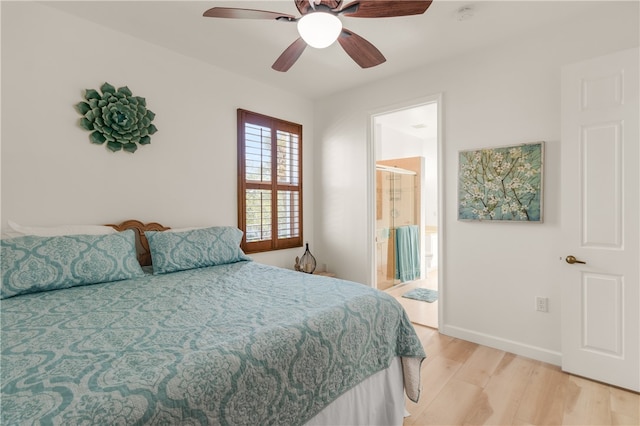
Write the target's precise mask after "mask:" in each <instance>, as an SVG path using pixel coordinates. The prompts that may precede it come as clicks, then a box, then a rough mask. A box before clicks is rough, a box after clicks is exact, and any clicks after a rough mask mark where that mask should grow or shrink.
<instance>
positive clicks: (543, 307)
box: [536, 296, 549, 312]
mask: <svg viewBox="0 0 640 426" xmlns="http://www.w3.org/2000/svg"><path fill="white" fill-rule="evenodd" d="M536 311H538V312H549V298H548V297H540V296H536Z"/></svg>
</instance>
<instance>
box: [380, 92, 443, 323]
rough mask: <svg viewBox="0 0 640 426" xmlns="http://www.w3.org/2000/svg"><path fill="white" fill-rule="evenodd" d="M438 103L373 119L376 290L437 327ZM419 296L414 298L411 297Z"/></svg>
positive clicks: (413, 316) (412, 317)
mask: <svg viewBox="0 0 640 426" xmlns="http://www.w3.org/2000/svg"><path fill="white" fill-rule="evenodd" d="M438 112H439V102H438V100H431V101H426V102H424V103H420V104H415V105H410V106H406V107H403V108H396V109H393V110H391V111H387V112H381V113H379V114H375V115H373V116H372V128H373V147H374V155H373V157H374V161H375V169H376V171H375V209H374V211H375V221H374V222H375V231H374V233H375V235H374V236H373V238H372V240H373V244H374V245H375V249H374V252H375V254H374V256H373V261H374V263H375V272H374V282H375V287H376V288H378V289H380V290H383V291H386V292H388V293H389V294H391V295H393V296H394V297H396V298H397V299H398V301H399V302H400V303H401V304H402V305H403V307H404V308H405V310H406V311H407V314H408V315H409V318H410V320H411V321H412V322H415V323H418V324H421V325H426V326H428V327H433V328H438V316H439V303H438V298H439V297H438V296H439V277H438V264H439V244H438V239H439V235H440V232H439V226H438V224H439V217H438V216H439V205H440V201H439V200H440V198H439V181H438V179H439V173H438V145H439V133H438V123H439V117H438ZM413 297H417V298H413Z"/></svg>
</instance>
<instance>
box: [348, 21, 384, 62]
mask: <svg viewBox="0 0 640 426" xmlns="http://www.w3.org/2000/svg"><path fill="white" fill-rule="evenodd" d="M338 42H339V43H340V46H342V48H343V49H344V51H345V52H347V55H349V56H351V59H353V60H354V61H355V62H356V64H358V65H360V67H362V68H371V67H375V66H376V65H380V64H381V63H383V62H385V61H386V60H387V59H386V58H385V57H384V55H382V53H380V51H379V50H378V49H377V48H376V47H375V46H374V45H373V44H371V43H369V42H368V41H367V40H365V39H363V38H362V37H360V36H359V35H358V34H356V33H354V32H352V31H349V30H348V29H346V28H343V29H342V32H341V33H340V36H339V37H338Z"/></svg>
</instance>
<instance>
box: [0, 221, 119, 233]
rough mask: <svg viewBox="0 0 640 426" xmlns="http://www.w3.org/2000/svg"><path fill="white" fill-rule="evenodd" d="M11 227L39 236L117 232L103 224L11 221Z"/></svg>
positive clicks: (14, 229)
mask: <svg viewBox="0 0 640 426" xmlns="http://www.w3.org/2000/svg"><path fill="white" fill-rule="evenodd" d="M9 227H10V228H11V229H12V230H13V231H15V232H16V233H18V234H20V235H37V236H39V237H59V236H63V235H106V234H115V233H116V232H118V231H116V230H115V229H113V228H112V227H110V226H103V225H61V226H48V227H45V226H23V225H18V224H17V223H15V222H12V221H9Z"/></svg>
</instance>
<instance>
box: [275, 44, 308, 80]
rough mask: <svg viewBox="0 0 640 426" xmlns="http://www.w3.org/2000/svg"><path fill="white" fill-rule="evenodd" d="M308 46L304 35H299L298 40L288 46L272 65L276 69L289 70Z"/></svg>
mask: <svg viewBox="0 0 640 426" xmlns="http://www.w3.org/2000/svg"><path fill="white" fill-rule="evenodd" d="M306 47H307V43H305V42H304V40H303V39H302V37H298V39H297V40H296V41H294V42H293V43H291V45H290V46H289V47H287V48H286V49H285V50H284V52H282V54H281V55H280V56H279V57H278V59H276V61H275V62H274V63H273V65H271V68H273V69H274V70H276V71H280V72H286V71H289V68H291V67H292V66H293V64H295V63H296V61H297V60H298V58H299V57H300V55H302V52H304V49H305V48H306Z"/></svg>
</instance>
